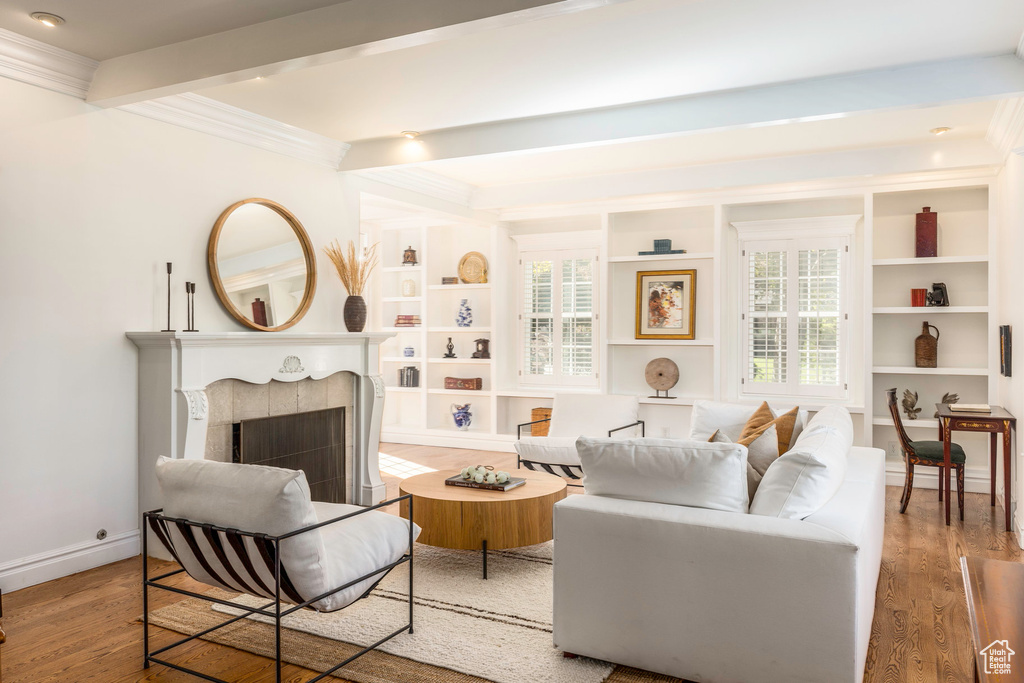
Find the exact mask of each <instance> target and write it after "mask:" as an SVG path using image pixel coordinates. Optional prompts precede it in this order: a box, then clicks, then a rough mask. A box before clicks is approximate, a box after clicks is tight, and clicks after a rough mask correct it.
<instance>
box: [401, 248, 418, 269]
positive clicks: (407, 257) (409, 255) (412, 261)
mask: <svg viewBox="0 0 1024 683" xmlns="http://www.w3.org/2000/svg"><path fill="white" fill-rule="evenodd" d="M402 265H403V266H415V265H419V261H417V260H416V250H415V249H413V248H412V245H411V244H410V245H409V248H408V249H406V250H405V251H404V252H402Z"/></svg>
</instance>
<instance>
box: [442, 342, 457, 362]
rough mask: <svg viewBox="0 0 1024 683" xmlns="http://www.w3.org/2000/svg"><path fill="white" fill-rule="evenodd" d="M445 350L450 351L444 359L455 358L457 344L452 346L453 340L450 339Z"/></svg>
mask: <svg viewBox="0 0 1024 683" xmlns="http://www.w3.org/2000/svg"><path fill="white" fill-rule="evenodd" d="M445 348H446V349H448V353H446V354H444V356H442V358H455V357H456V356H455V344H452V338H451V337H448V343H447V344H445Z"/></svg>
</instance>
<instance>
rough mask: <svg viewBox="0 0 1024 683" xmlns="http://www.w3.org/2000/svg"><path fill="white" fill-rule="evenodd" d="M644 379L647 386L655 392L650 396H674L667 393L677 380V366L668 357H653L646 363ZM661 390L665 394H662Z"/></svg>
mask: <svg viewBox="0 0 1024 683" xmlns="http://www.w3.org/2000/svg"><path fill="white" fill-rule="evenodd" d="M644 379H645V380H647V386H649V387H650V388H651V389H654V391H655V392H656V394H657V395H656V396H652V397H651V398H674V397H673V396H669V395H668V390H669V389H671V388H672V387H674V386H675V385H676V383H677V382H678V381H679V366H678V365H676V364H675V363H674V362H673V361H672V360H671V359H669V358H655V359H654V360H652V361H651V362H650V363H648V364H647V368H646V369H645V370H644ZM662 392H665V394H664V395H662Z"/></svg>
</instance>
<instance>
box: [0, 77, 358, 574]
mask: <svg viewBox="0 0 1024 683" xmlns="http://www.w3.org/2000/svg"><path fill="white" fill-rule="evenodd" d="M254 196H258V197H266V198H269V199H273V200H275V201H278V202H280V203H281V204H283V205H284V206H286V207H287V208H289V209H290V210H291V211H292V212H293V213H294V214H295V215H296V216H297V217H298V219H299V220H300V221H301V222H302V223H303V225H304V226H305V227H306V230H307V231H308V232H309V234H310V237H311V239H312V241H313V244H314V246H316V247H317V248H318V249H319V248H320V247H321V246H322V245H324V244H325V243H326V242H327V241H328V240H330V239H332V238H334V237H338V238H340V239H341V240H342V241H343V242H345V241H347V240H348V239H350V238H352V237H353V235H355V234H356V232H357V230H358V207H357V206H356V202H357V201H358V193H357V192H354V191H352V190H351V189H350V188H346V187H345V186H344V185H343V183H342V181H341V180H339V176H338V175H337V174H336V173H335V172H334V171H332V170H330V169H328V168H324V167H319V166H313V165H310V164H306V163H304V162H300V161H297V160H293V159H290V158H287V157H284V156H280V155H277V154H273V153H270V152H265V151H261V150H258V149H255V148H251V147H247V146H244V145H240V144H237V143H233V142H229V141H225V140H221V139H218V138H214V137H210V136H207V135H203V134H201V133H196V132H192V131H187V130H183V129H180V128H177V127H174V126H171V125H167V124H163V123H159V122H156V121H152V120H150V119H146V118H142V117H139V116H136V115H133V114H128V113H124V112H119V111H116V110H100V109H95V108H93V107H90V106H87V105H85V104H84V103H83V102H81V101H79V100H76V99H74V98H71V97H67V96H64V95H60V94H56V93H53V92H49V91H46V90H42V89H39V88H36V87H34V86H30V85H25V84H22V83H18V82H15V81H10V80H7V79H3V78H0V297H2V302H3V305H2V307H0V308H2V310H3V311H4V312H5V315H4V317H3V319H2V321H0V367H2V382H0V589H3V590H4V591H10V590H14V589H16V588H19V587H22V586H24V585H29V584H30V583H35V582H38V581H42V580H47V579H49V578H53V577H55V576H60V575H63V574H65V573H68V572H70V571H77V570H80V569H84V568H86V567H88V566H94V565H97V564H102V563H104V562H108V561H111V560H113V559H118V558H120V557H127V556H131V555H133V554H136V552H137V544H136V540H135V538H136V536H135V534H134V533H133V532H135V531H136V530H137V528H138V526H139V524H138V522H139V511H138V509H137V502H136V500H137V498H136V495H137V494H136V451H137V437H136V434H137V428H136V401H137V372H136V353H135V348H134V346H133V345H132V344H131V343H130V342H129V341H128V340H127V339H125V337H124V333H125V331H127V330H159V329H162V328H163V327H164V324H165V306H166V291H165V289H164V287H165V280H166V275H165V266H164V264H165V262H166V261H172V262H173V263H174V275H173V282H174V289H173V292H172V303H173V319H172V326H173V327H175V328H177V329H181V328H182V327H184V326H185V325H184V324H183V323H184V319H185V314H184V310H185V300H184V296H183V291H182V290H183V289H184V287H183V283H184V282H185V281H186V280H191V281H194V282H197V283H198V285H197V295H196V321H197V326H198V328H199V329H200V330H201V331H223V330H240V329H242V328H241V326H239V325H238V324H237V323H235V322H234V321H233V320H231V319H230V318H229V317H228V315H227V314H226V313H225V312H224V311H223V309H222V308H221V306H220V305H219V303H218V302H217V301H216V299H215V297H214V295H213V292H212V288H211V285H210V281H209V277H208V275H207V268H206V242H207V238H208V236H209V231H210V228H211V227H212V226H213V223H214V221H215V220H216V218H217V216H218V215H219V214H220V212H221V211H222V210H223V209H224V208H225V207H227V206H228V205H230V204H231V203H233V202H235V201H237V200H239V199H243V198H245V197H254ZM318 263H319V274H320V283H319V286H318V288H317V294H316V297H315V299H314V302H313V305H312V308H311V309H310V310H309V313H308V314H307V315H306V317H305V319H304V320H303V321H302V322H300V323H299V324H298V325H297V326H296V327H295V328H293V329H294V330H295V331H304V330H305V331H336V330H343V329H344V328H343V323H342V319H341V306H342V303H343V298H344V291H343V289H342V288H341V285H340V283H339V282H338V281H337V277H336V276H335V274H334V272H333V269H330V268H329V264H328V263H327V262H326V259H325V258H324V257H323V256H322V255H321V256H320V257H319V259H318ZM101 528H103V529H106V530H107V531H108V532H109V534H110V537H109V538H108V541H107V542H106V543H103V544H100V543H98V542H97V541H96V532H97V531H98V530H99V529H101Z"/></svg>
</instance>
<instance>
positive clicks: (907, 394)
mask: <svg viewBox="0 0 1024 683" xmlns="http://www.w3.org/2000/svg"><path fill="white" fill-rule="evenodd" d="M903 412H905V413H906V414H907V419H908V420H916V419H917V414H918V413H920V412H921V409H920V408H918V407H917V392H916V391H911V390H910V389H907V390H906V391H904V392H903Z"/></svg>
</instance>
